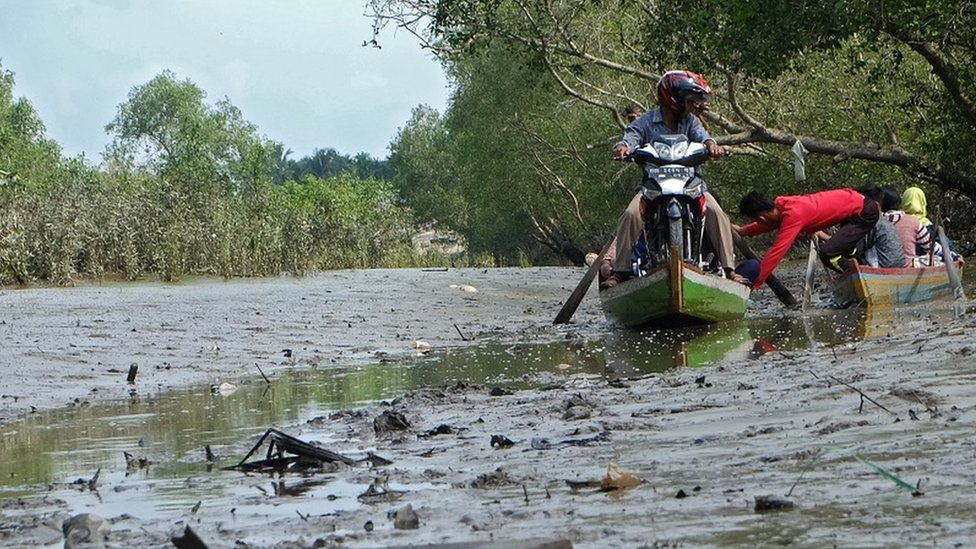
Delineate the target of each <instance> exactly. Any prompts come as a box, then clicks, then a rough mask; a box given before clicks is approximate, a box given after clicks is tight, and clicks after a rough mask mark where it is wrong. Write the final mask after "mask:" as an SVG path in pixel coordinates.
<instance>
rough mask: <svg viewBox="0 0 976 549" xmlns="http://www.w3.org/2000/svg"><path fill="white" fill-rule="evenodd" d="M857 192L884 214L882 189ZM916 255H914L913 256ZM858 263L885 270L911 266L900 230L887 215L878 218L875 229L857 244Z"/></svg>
mask: <svg viewBox="0 0 976 549" xmlns="http://www.w3.org/2000/svg"><path fill="white" fill-rule="evenodd" d="M857 192H859V193H861V194H863V195H864V196H865V197H866V198H870V199H871V200H874V201H875V202H877V203H878V208H879V209H880V211H882V212H884V205H883V199H884V190H883V189H882V188H881V187H876V186H872V187H862V188H859V189H857ZM913 255H914V254H913ZM857 261H858V263H861V264H864V265H869V266H871V267H881V268H885V269H889V268H900V267H907V266H909V263H908V261H907V260H906V259H905V244H904V243H903V242H902V238H901V235H900V234H898V229H897V228H896V227H895V224H894V223H892V222H891V220H890V219H888V217H887V216H886V215H881V216H879V217H878V222H877V223H875V224H874V227H872V228H871V230H870V231H868V232H867V234H865V235H864V236H862V237H861V239H860V240H858V242H857Z"/></svg>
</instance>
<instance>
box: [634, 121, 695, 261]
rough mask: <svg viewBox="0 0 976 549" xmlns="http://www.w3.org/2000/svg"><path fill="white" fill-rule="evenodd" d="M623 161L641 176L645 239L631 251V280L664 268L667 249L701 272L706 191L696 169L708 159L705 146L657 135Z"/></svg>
mask: <svg viewBox="0 0 976 549" xmlns="http://www.w3.org/2000/svg"><path fill="white" fill-rule="evenodd" d="M628 158H629V159H630V160H632V161H633V162H636V163H637V164H639V165H640V167H641V171H642V173H643V177H642V180H641V188H640V193H641V195H642V201H641V218H642V219H643V220H644V234H643V235H642V237H641V240H640V241H638V242H637V244H636V245H635V246H634V253H633V257H632V265H633V270H634V275H635V276H644V275H646V274H647V272H648V270H650V269H651V268H652V267H655V266H657V265H661V264H664V263H667V261H668V258H669V257H670V255H671V250H672V249H674V250H676V251H677V253H679V254H681V260H682V261H684V262H686V263H690V264H692V265H695V266H696V267H700V266H701V248H702V237H703V232H704V223H703V219H704V216H705V191H706V190H707V186H706V185H705V181H704V180H703V179H702V178H701V177H699V176H698V171H697V170H696V167H697V166H699V165H701V164H703V163H704V162H705V161H706V160H707V159H708V150H707V149H706V148H705V145H704V144H703V143H695V142H691V141H689V140H688V138H687V137H686V136H684V135H662V136H660V137H659V138H658V139H657V140H656V141H654V142H652V143H648V144H646V145H644V146H643V147H641V148H639V149H637V150H635V151H634V152H632V153H631V154H630V155H629V157H628Z"/></svg>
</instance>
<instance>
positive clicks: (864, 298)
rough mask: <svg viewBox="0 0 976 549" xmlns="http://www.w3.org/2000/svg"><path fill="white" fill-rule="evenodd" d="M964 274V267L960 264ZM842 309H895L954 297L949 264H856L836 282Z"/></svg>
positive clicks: (834, 292)
mask: <svg viewBox="0 0 976 549" xmlns="http://www.w3.org/2000/svg"><path fill="white" fill-rule="evenodd" d="M956 268H957V270H959V271H960V273H961V272H962V264H961V263H956ZM832 290H833V295H834V301H835V303H836V305H837V306H839V307H851V306H857V307H863V308H869V309H870V308H877V307H894V306H897V305H906V304H911V303H921V302H925V301H936V300H940V299H949V298H952V296H953V293H952V284H950V281H949V271H948V269H947V267H946V265H944V264H943V265H935V266H932V267H918V268H914V267H912V268H909V267H906V268H881V267H869V266H867V265H855V266H854V267H853V268H851V269H849V270H847V271H846V272H845V273H844V274H842V275H840V277H839V278H837V279H836V280H834V283H833V288H832Z"/></svg>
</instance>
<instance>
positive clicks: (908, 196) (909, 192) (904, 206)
mask: <svg viewBox="0 0 976 549" xmlns="http://www.w3.org/2000/svg"><path fill="white" fill-rule="evenodd" d="M901 210H902V211H903V212H905V213H907V214H909V215H914V216H915V217H917V218H918V220H919V221H920V222H921V223H922V226H923V227H928V226H930V225H932V222H931V221H929V218H928V217H926V216H927V215H928V214H927V212H926V211H925V192H923V191H922V189H919V188H918V187H908V188H907V189H905V192H903V193H902V194H901Z"/></svg>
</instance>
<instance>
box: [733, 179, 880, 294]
mask: <svg viewBox="0 0 976 549" xmlns="http://www.w3.org/2000/svg"><path fill="white" fill-rule="evenodd" d="M739 211H740V212H741V213H742V215H744V216H745V217H747V218H748V219H750V220H751V223H749V224H748V225H746V226H744V227H740V226H738V225H733V226H732V229H733V230H735V231H736V232H738V233H739V234H741V235H743V236H756V235H759V234H763V233H767V232H770V231H773V230H777V229H778V231H779V232H778V233H777V235H776V240H775V241H774V242H773V245H772V247H770V248H769V251H768V252H767V253H766V255H765V256H764V257H763V259H762V261H761V262H760V268H759V276H758V277H757V278H756V280H755V282H753V284H752V289H753V290H755V289H758V288H759V287H760V286H762V284H763V283H764V282H765V281H766V279H767V278H769V275H770V274H772V272H773V270H774V269H776V266H777V265H779V262H780V261H782V260H783V258H784V257H786V252H788V251H789V249H790V247H791V246H792V245H793V242H794V241H795V240H796V238H797V237H798V236H800V235H801V234H803V235H811V236H812V235H814V234H817V233H818V232H821V231H823V230H825V229H827V228H829V227H832V226H834V225H837V224H839V225H840V227H839V228H838V229H837V231H836V232H835V233H834V234H833V235H832V236H830V237H829V238H827V239H826V240H824V241H823V242H821V243H820V260H821V261H823V263H824V265H826V266H827V267H828V268H830V269H833V270H836V271H843V270H844V269H845V268H847V266H848V265H850V263H851V260H852V259H853V258H854V254H855V252H856V247H857V242H858V240H860V239H861V237H862V236H864V235H865V234H867V232H868V231H870V230H871V229H872V228H873V227H874V225H875V224H876V223H877V222H878V218H879V216H880V215H881V208H880V207H879V206H878V203H877V201H875V200H871V199H870V198H867V197H865V196H864V195H862V194H860V193H859V192H857V191H855V190H854V189H836V190H831V191H821V192H817V193H812V194H805V195H795V196H778V197H776V199H775V200H770V199H769V198H767V197H766V196H765V195H763V194H762V193H759V192H756V191H753V192H750V193H749V194H747V195H745V196H744V197H742V200H741V201H740V202H739Z"/></svg>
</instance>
